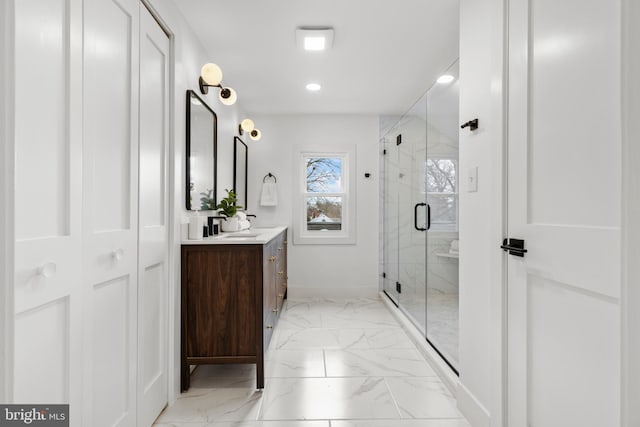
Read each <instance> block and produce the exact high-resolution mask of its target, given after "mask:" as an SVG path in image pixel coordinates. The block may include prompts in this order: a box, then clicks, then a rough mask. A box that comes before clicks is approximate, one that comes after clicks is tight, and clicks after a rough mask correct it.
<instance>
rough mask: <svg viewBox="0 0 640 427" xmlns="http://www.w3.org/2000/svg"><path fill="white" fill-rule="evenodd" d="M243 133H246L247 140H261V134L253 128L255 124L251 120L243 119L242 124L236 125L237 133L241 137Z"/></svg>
mask: <svg viewBox="0 0 640 427" xmlns="http://www.w3.org/2000/svg"><path fill="white" fill-rule="evenodd" d="M245 132H248V133H249V138H251V139H252V140H254V141H259V140H260V138H262V132H260V131H259V130H258V129H256V128H255V124H254V123H253V120H251V119H244V120H243V121H242V123H240V124H239V125H238V133H239V134H240V135H242V134H243V133H245Z"/></svg>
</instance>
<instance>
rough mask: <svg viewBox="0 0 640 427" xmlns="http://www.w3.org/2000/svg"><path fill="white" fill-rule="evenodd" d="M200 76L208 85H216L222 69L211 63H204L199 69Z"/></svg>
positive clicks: (220, 79) (219, 80)
mask: <svg viewBox="0 0 640 427" xmlns="http://www.w3.org/2000/svg"><path fill="white" fill-rule="evenodd" d="M200 77H202V79H203V80H204V81H205V83H206V84H207V85H209V86H218V85H219V84H220V82H221V81H222V70H221V69H220V67H218V65H216V64H213V63H211V62H210V63H208V64H204V65H203V66H202V69H201V70H200Z"/></svg>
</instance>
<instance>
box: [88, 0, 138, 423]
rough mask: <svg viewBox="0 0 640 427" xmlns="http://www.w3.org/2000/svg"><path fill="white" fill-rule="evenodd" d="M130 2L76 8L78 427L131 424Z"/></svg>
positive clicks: (134, 225) (133, 36)
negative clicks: (79, 50) (80, 12)
mask: <svg viewBox="0 0 640 427" xmlns="http://www.w3.org/2000/svg"><path fill="white" fill-rule="evenodd" d="M139 6H140V5H139V1H138V0H85V2H84V12H85V21H84V77H85V85H84V141H83V142H84V150H83V151H84V156H83V201H84V213H83V228H84V233H83V241H84V244H83V285H84V286H85V295H84V298H83V299H84V301H83V303H84V305H85V307H86V311H85V331H86V333H85V336H84V338H85V339H84V344H85V351H86V353H85V357H84V362H85V387H84V390H85V395H86V399H87V400H88V401H87V402H85V405H84V407H85V419H84V423H83V425H91V426H93V427H100V426H109V427H112V426H134V425H135V424H136V367H137V357H136V346H137V333H136V332H137V304H138V302H137V295H138V256H137V253H138V78H139V57H138V54H139V49H138V47H139V43H138V35H139V8H140V7H139Z"/></svg>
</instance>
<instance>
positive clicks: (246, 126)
mask: <svg viewBox="0 0 640 427" xmlns="http://www.w3.org/2000/svg"><path fill="white" fill-rule="evenodd" d="M255 128H256V125H255V123H253V120H251V119H244V120H243V121H242V122H241V123H240V135H242V133H243V132H251V131H252V130H254V129H255Z"/></svg>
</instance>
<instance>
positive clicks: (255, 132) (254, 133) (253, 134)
mask: <svg viewBox="0 0 640 427" xmlns="http://www.w3.org/2000/svg"><path fill="white" fill-rule="evenodd" d="M249 138H251V139H252V140H254V141H260V138H262V132H260V131H259V130H258V129H254V130H252V131H251V132H249Z"/></svg>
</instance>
